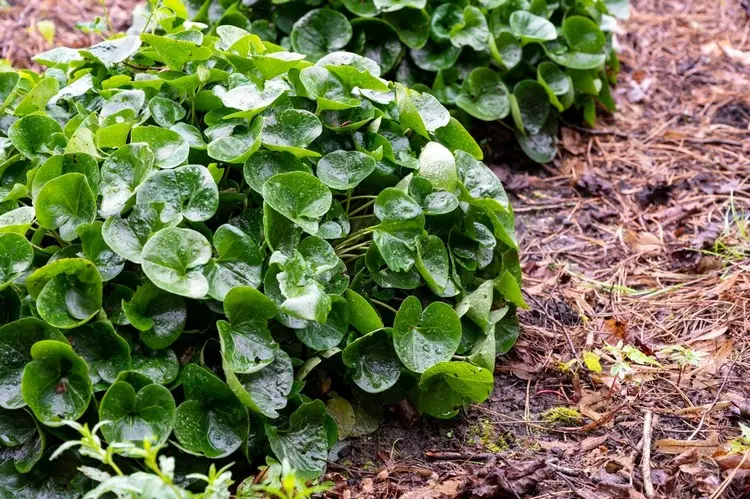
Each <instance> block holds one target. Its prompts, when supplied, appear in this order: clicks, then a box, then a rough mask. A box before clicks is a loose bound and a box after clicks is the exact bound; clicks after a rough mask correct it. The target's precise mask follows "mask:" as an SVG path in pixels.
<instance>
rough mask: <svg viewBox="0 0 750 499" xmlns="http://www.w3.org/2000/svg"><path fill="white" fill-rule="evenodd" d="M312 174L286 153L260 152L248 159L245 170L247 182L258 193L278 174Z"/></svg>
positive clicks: (295, 158) (307, 168)
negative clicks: (298, 172)
mask: <svg viewBox="0 0 750 499" xmlns="http://www.w3.org/2000/svg"><path fill="white" fill-rule="evenodd" d="M297 171H300V172H307V173H312V171H311V170H310V168H309V167H308V166H306V165H304V164H303V163H302V162H301V161H300V160H299V159H298V158H297V157H296V156H294V155H293V154H292V153H290V152H285V151H265V150H264V151H258V152H257V153H255V154H253V155H252V156H250V158H248V160H247V162H246V163H245V166H244V168H243V174H244V177H245V182H247V184H248V185H249V186H250V187H251V188H252V189H253V190H254V191H255V192H257V193H259V194H260V193H261V192H263V184H265V183H266V180H268V179H269V178H271V177H273V176H274V175H276V174H277V173H289V172H297Z"/></svg>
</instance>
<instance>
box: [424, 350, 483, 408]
mask: <svg viewBox="0 0 750 499" xmlns="http://www.w3.org/2000/svg"><path fill="white" fill-rule="evenodd" d="M493 386H494V379H493V377H492V372H490V371H488V370H487V369H484V368H482V367H479V366H474V365H471V364H469V363H468V362H442V363H440V364H437V365H435V366H432V367H431V368H430V369H428V370H427V371H425V372H424V374H422V378H421V379H420V380H419V390H420V394H419V408H420V410H421V411H422V412H424V413H425V414H429V415H430V416H432V417H435V418H440V419H450V418H452V417H453V416H455V415H456V414H458V411H459V409H461V407H464V406H466V405H468V404H469V403H480V402H484V401H485V400H487V397H489V395H490V393H491V392H492V387H493Z"/></svg>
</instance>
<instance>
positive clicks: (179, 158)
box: [130, 125, 190, 168]
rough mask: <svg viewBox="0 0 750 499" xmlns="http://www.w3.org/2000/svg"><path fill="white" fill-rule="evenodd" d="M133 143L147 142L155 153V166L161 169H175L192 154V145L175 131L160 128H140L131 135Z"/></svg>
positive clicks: (135, 129)
mask: <svg viewBox="0 0 750 499" xmlns="http://www.w3.org/2000/svg"><path fill="white" fill-rule="evenodd" d="M130 140H132V141H133V142H145V143H146V144H148V147H149V148H150V149H151V151H153V155H154V164H155V165H156V166H158V167H159V168H174V167H175V166H179V165H181V164H182V163H184V162H185V161H186V160H187V158H188V154H190V144H188V141H187V140H185V138H184V137H183V136H182V135H180V134H179V133H177V132H175V131H174V130H169V129H167V128H161V127H158V126H150V125H148V126H139V127H136V128H134V129H133V131H132V132H131V133H130Z"/></svg>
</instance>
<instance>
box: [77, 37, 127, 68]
mask: <svg viewBox="0 0 750 499" xmlns="http://www.w3.org/2000/svg"><path fill="white" fill-rule="evenodd" d="M140 46H141V40H140V39H139V38H138V37H137V36H132V35H126V36H123V37H122V38H113V39H111V40H105V41H103V42H100V43H97V44H96V45H94V46H92V47H89V48H88V49H86V50H82V51H81V53H82V54H83V55H85V56H87V57H90V58H92V59H95V60H97V61H99V62H101V63H102V64H104V66H105V67H111V66H113V65H115V64H117V63H120V62H123V61H125V60H126V59H128V58H130V57H131V56H132V55H133V54H135V52H136V51H137V50H138V48H139V47H140Z"/></svg>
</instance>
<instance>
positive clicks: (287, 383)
mask: <svg viewBox="0 0 750 499" xmlns="http://www.w3.org/2000/svg"><path fill="white" fill-rule="evenodd" d="M224 373H225V375H226V377H227V384H228V385H229V388H231V389H232V391H233V392H234V394H235V395H236V396H237V398H238V399H239V400H240V401H241V402H242V403H243V404H244V405H245V406H247V407H249V408H250V410H252V411H254V412H257V413H259V414H263V415H264V416H266V417H269V418H277V417H279V413H278V412H277V411H279V410H281V409H283V408H284V407H286V404H287V396H288V395H289V394H290V392H291V391H292V385H293V383H294V373H293V371H292V361H291V359H290V358H289V356H288V355H287V354H286V353H284V352H283V351H282V350H276V353H275V357H274V359H273V361H272V362H271V363H270V364H268V365H266V366H265V367H263V368H262V369H261V370H260V371H256V372H254V373H250V374H240V375H239V376H238V375H236V374H234V373H233V372H232V371H231V370H230V369H229V368H228V366H226V365H225V366H224Z"/></svg>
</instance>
